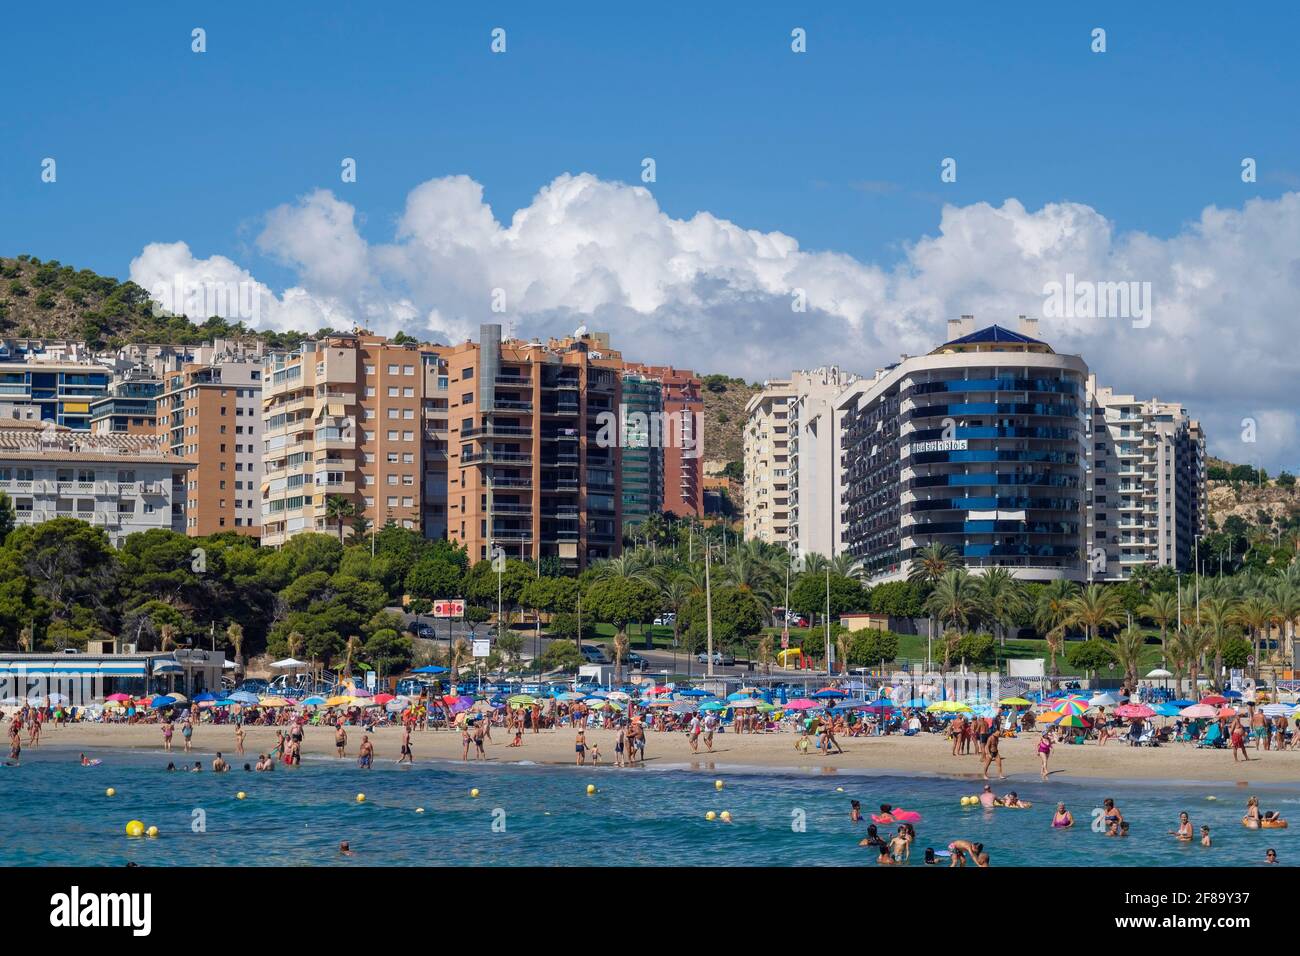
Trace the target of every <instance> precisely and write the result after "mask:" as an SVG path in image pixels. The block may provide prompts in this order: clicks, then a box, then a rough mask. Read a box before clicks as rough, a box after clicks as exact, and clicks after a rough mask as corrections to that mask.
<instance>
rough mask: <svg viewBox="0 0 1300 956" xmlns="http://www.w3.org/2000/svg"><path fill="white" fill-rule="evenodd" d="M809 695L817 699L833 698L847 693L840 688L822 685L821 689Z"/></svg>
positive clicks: (844, 695)
mask: <svg viewBox="0 0 1300 956" xmlns="http://www.w3.org/2000/svg"><path fill="white" fill-rule="evenodd" d="M810 696H812V697H815V698H816V699H818V700H833V699H835V698H837V697H848V696H849V695H848V694H846V693H845V692H844V691H842V690H836V689H835V688H834V687H823V688H822V689H821V690H819V691H817V693H815V694H811V695H810Z"/></svg>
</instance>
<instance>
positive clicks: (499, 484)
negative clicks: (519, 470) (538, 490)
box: [487, 477, 533, 490]
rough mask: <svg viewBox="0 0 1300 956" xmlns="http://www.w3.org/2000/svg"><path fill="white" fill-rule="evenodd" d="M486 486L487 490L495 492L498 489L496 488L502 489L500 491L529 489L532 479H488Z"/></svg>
mask: <svg viewBox="0 0 1300 956" xmlns="http://www.w3.org/2000/svg"><path fill="white" fill-rule="evenodd" d="M487 485H488V487H489V488H492V489H493V490H496V489H498V488H502V489H506V488H531V487H532V486H533V479H532V478H531V477H524V478H490V479H489V480H488V483H487Z"/></svg>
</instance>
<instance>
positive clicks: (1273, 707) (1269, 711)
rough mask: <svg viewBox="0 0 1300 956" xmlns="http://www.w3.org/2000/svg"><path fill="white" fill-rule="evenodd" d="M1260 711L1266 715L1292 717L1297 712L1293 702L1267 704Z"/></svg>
mask: <svg viewBox="0 0 1300 956" xmlns="http://www.w3.org/2000/svg"><path fill="white" fill-rule="evenodd" d="M1260 712H1261V713H1262V714H1264V716H1266V717H1290V716H1291V715H1292V714H1293V713H1295V707H1294V706H1293V705H1291V704H1265V705H1264V706H1263V707H1261V708H1260Z"/></svg>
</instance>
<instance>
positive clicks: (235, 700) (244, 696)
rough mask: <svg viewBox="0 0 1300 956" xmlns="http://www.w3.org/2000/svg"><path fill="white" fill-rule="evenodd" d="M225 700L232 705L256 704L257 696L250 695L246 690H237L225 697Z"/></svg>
mask: <svg viewBox="0 0 1300 956" xmlns="http://www.w3.org/2000/svg"><path fill="white" fill-rule="evenodd" d="M226 700H228V701H229V702H230V703H232V704H256V703H257V695H256V694H250V693H249V692H248V691H246V690H237V691H235V692H234V693H231V694H229V695H227V697H226Z"/></svg>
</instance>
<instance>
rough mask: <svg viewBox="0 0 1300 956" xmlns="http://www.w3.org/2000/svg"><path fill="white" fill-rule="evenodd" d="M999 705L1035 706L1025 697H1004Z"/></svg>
mask: <svg viewBox="0 0 1300 956" xmlns="http://www.w3.org/2000/svg"><path fill="white" fill-rule="evenodd" d="M998 703H999V704H1001V705H1002V706H1003V707H1032V706H1034V704H1033V702H1032V701H1029V700H1026V699H1025V698H1023V697H1003V698H1002V699H1001V700H1000V701H998ZM908 706H911V702H910V701H909V702H908Z"/></svg>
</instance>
